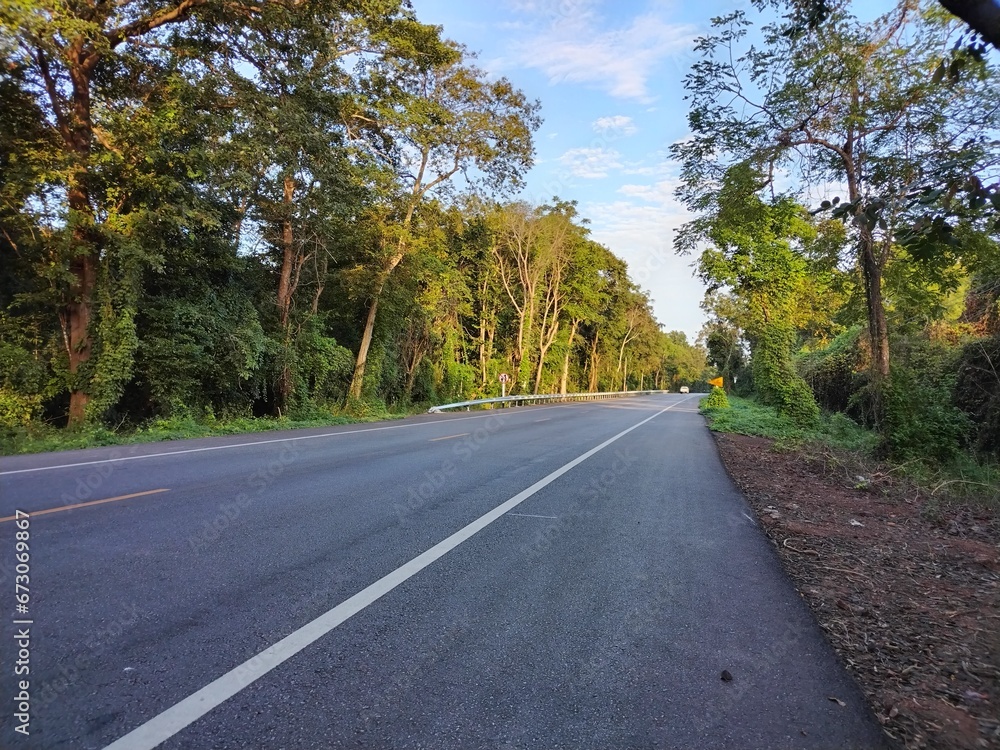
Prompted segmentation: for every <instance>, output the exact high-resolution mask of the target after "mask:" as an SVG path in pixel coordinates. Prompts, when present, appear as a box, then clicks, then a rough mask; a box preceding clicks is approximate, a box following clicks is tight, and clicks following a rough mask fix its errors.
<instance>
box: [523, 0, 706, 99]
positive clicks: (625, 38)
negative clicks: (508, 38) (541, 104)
mask: <svg viewBox="0 0 1000 750" xmlns="http://www.w3.org/2000/svg"><path fill="white" fill-rule="evenodd" d="M543 5H545V4H541V3H524V2H522V3H519V10H521V11H522V12H532V13H534V14H535V15H536V16H541V17H543V18H544V17H545V16H548V25H547V27H546V28H544V29H543V30H542V31H541V32H539V33H538V34H536V35H535V36H533V37H530V38H529V39H527V40H525V41H522V42H519V43H516V44H515V45H514V50H513V51H514V55H515V58H516V60H517V62H518V64H519V65H521V66H522V67H526V68H535V69H538V70H541V71H542V72H543V73H544V74H545V75H547V76H548V78H549V81H550V82H552V83H559V82H562V81H568V82H571V83H582V84H585V85H590V86H593V87H595V88H598V89H600V90H603V91H605V92H607V93H608V94H610V95H612V96H615V97H618V98H622V99H636V100H639V101H644V102H648V101H651V97H650V95H649V87H648V85H647V82H648V81H649V79H650V78H651V77H652V76H653V75H654V74H655V73H656V72H657V71H658V70H659V69H660V67H661V66H662V64H663V63H664V61H666V60H667V59H669V58H670V57H672V56H675V55H677V54H678V53H680V52H682V51H686V50H688V49H689V48H690V46H691V41H692V38H693V36H694V33H695V29H694V27H692V26H689V25H686V24H676V23H670V22H668V21H667V20H665V19H664V18H663V17H661V15H659V14H658V13H656V12H652V13H646V14H643V15H640V16H636V17H634V18H632V19H631V21H629V23H628V24H627V25H624V26H621V27H618V28H608V24H607V22H606V20H605V19H602V18H601V17H599V16H598V14H597V13H596V12H595V11H594V9H593V3H592V2H589V1H588V0H575V1H570V2H565V3H559V4H558V7H559V11H558V12H556V13H552V12H551V11H550V10H549V11H548V12H547V6H546V7H542V6H543ZM564 6H568V7H564Z"/></svg>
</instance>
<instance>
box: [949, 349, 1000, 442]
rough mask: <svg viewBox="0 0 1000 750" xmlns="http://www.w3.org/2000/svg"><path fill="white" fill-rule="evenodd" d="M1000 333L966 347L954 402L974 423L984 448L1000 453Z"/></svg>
mask: <svg viewBox="0 0 1000 750" xmlns="http://www.w3.org/2000/svg"><path fill="white" fill-rule="evenodd" d="M998 373H1000V336H994V337H993V338H990V339H985V340H982V341H975V342H972V343H970V344H967V345H966V346H965V347H964V349H963V350H962V353H961V357H960V359H959V363H958V374H957V378H956V382H955V393H954V403H955V405H956V406H958V408H960V409H961V410H962V411H963V412H964V413H965V414H967V415H968V416H969V418H970V419H971V420H972V422H973V440H974V444H975V447H976V448H977V449H979V450H980V451H983V452H987V453H992V454H994V455H995V456H1000V374H998Z"/></svg>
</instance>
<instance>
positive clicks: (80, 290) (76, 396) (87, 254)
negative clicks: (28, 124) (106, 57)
mask: <svg viewBox="0 0 1000 750" xmlns="http://www.w3.org/2000/svg"><path fill="white" fill-rule="evenodd" d="M79 54H80V55H81V56H82V52H79ZM70 78H71V80H72V84H73V101H72V110H71V116H70V125H69V126H68V127H66V128H64V129H63V134H64V138H65V140H66V142H67V143H66V145H67V146H68V148H69V150H70V152H71V153H72V154H73V156H74V158H75V159H76V161H77V164H76V170H75V172H74V174H73V176H72V178H71V180H70V184H69V187H68V190H67V193H66V198H67V203H68V205H69V210H70V216H71V218H70V220H71V222H72V223H73V234H72V247H73V249H72V251H71V256H70V274H71V275H72V277H73V281H72V284H71V286H70V290H69V297H68V299H67V301H66V304H65V306H64V311H63V316H64V317H65V320H66V324H65V325H66V328H67V329H68V335H67V340H68V344H69V352H68V356H69V371H70V374H71V375H72V376H73V378H72V385H71V387H70V395H69V424H70V426H71V427H77V426H79V425H81V424H83V422H84V420H85V419H86V411H87V402H88V401H89V400H90V395H89V393H88V392H87V389H86V385H85V384H84V383H82V382H80V368H81V367H82V366H83V365H85V364H86V363H87V362H88V361H90V355H91V353H92V349H93V341H92V339H91V337H90V319H91V317H92V314H93V304H94V287H95V286H96V285H97V265H98V263H99V259H100V253H101V247H100V245H99V237H98V236H97V232H96V231H95V229H94V211H93V207H92V206H91V204H90V193H89V192H88V187H87V174H88V171H89V169H90V158H91V143H92V142H93V124H92V122H91V111H90V78H89V76H88V74H87V72H86V71H85V70H84V69H83V66H82V64H77V65H70ZM53 104H55V102H53Z"/></svg>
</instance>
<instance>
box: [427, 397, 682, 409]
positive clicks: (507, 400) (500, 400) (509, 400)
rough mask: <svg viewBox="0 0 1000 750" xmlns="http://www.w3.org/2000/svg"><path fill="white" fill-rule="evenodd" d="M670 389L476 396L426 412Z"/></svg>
mask: <svg viewBox="0 0 1000 750" xmlns="http://www.w3.org/2000/svg"><path fill="white" fill-rule="evenodd" d="M658 393H670V391H616V392H614V393H546V394H538V395H533V396H501V397H497V398H477V399H476V400H475V401H458V402H456V403H454V404H442V405H441V406H432V407H431V408H430V409H428V410H427V413H428V414H437V413H438V412H442V411H444V410H445V409H461V408H468V407H473V406H482V405H484V404H526V403H533V402H538V401H556V402H559V401H602V400H604V399H608V398H623V397H625V396H652V395H655V394H658Z"/></svg>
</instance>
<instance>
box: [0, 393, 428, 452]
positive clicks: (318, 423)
mask: <svg viewBox="0 0 1000 750" xmlns="http://www.w3.org/2000/svg"><path fill="white" fill-rule="evenodd" d="M421 411H424V409H423V408H420V409H416V408H413V409H403V410H398V411H397V410H393V411H389V410H388V409H387V408H386V407H385V406H384V405H381V404H376V403H373V402H360V403H352V404H350V405H348V406H347V407H345V408H343V409H341V410H337V411H332V410H331V411H325V410H320V409H316V410H313V411H311V412H310V413H308V414H305V415H302V416H299V417H298V418H289V417H282V418H276V417H232V418H226V419H216V418H213V417H206V418H201V419H197V418H195V417H194V416H181V417H175V418H170V419H155V420H152V421H151V422H149V423H148V424H146V425H144V426H142V427H140V428H138V429H133V430H124V429H123V430H112V429H109V428H107V427H104V426H102V425H88V426H86V427H83V428H81V429H79V430H68V429H58V428H55V427H51V426H48V425H42V424H32V425H30V426H28V427H24V428H18V429H16V430H0V455H5V456H11V455H17V454H24V453H50V452H52V451H65V450H75V449H80V448H97V447H101V446H105V445H132V444H135V443H156V442H160V441H166V440H187V439H190V438H201V437H214V436H219V435H242V434H248V433H256V432H269V431H272V430H294V429H299V428H304V427H330V426H333V425H342V424H356V423H362V422H375V421H379V420H383V419H401V418H402V417H404V416H407V415H408V414H413V413H418V412H421Z"/></svg>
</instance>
